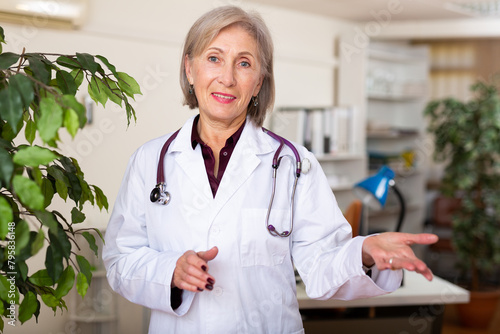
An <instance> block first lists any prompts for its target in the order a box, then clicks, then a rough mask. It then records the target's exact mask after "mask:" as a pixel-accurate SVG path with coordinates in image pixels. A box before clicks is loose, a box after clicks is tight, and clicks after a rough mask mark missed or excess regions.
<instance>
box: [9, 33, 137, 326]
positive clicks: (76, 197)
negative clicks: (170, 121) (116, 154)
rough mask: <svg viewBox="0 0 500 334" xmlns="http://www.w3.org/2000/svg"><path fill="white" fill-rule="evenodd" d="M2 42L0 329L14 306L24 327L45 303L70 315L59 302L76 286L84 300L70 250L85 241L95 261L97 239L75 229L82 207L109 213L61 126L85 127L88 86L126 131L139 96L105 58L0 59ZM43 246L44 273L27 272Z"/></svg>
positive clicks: (85, 274) (84, 272)
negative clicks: (121, 118) (69, 151)
mask: <svg viewBox="0 0 500 334" xmlns="http://www.w3.org/2000/svg"><path fill="white" fill-rule="evenodd" d="M2 43H5V36H4V31H3V29H2V28H1V27H0V258H1V267H0V315H1V316H0V331H2V330H3V325H4V323H5V319H7V321H9V318H7V316H8V315H9V314H10V313H9V306H10V305H11V304H14V305H19V314H18V320H20V321H21V322H22V323H23V322H25V321H27V320H29V319H31V318H32V317H33V316H35V317H37V316H38V314H39V313H40V307H41V305H42V303H43V304H45V305H46V306H48V307H50V308H52V309H53V310H54V311H56V310H57V309H58V308H59V309H61V310H63V309H67V307H66V303H65V301H64V299H63V298H64V297H65V296H66V295H67V294H68V293H69V291H70V290H71V289H72V288H73V287H75V283H76V289H77V292H78V293H79V294H80V295H81V296H82V297H84V296H85V294H86V292H87V289H88V287H89V284H90V283H91V279H92V272H91V266H90V263H89V261H88V260H87V259H86V258H85V257H83V256H81V255H77V254H76V252H75V248H76V249H80V245H78V244H77V241H76V240H77V238H76V237H77V235H82V239H81V240H85V241H86V242H87V243H88V247H89V248H90V249H91V250H92V251H93V252H94V253H95V255H96V256H97V254H98V250H97V244H96V240H95V237H94V235H93V234H91V233H90V231H91V230H94V231H95V232H96V233H97V235H99V237H100V238H102V235H101V233H100V231H98V230H95V229H89V228H79V229H78V228H77V227H79V226H81V225H82V224H83V223H84V221H85V214H84V213H83V207H84V204H90V205H93V206H97V207H99V209H101V210H102V209H106V210H107V209H108V202H107V199H106V196H105V195H104V194H103V192H102V190H101V189H100V188H99V187H97V186H96V185H90V184H88V183H87V181H86V180H85V176H84V173H83V172H82V170H81V169H80V166H79V164H78V161H77V160H76V159H74V158H72V157H68V156H64V155H62V154H61V153H59V152H58V151H57V147H58V143H59V142H60V137H59V133H60V131H62V130H61V129H65V131H67V132H68V133H69V134H70V135H71V136H72V137H75V136H76V134H77V133H78V131H79V130H80V129H82V128H83V127H84V126H85V124H86V123H87V120H86V115H85V107H84V106H83V105H82V104H81V103H80V102H79V101H78V100H77V99H76V97H75V95H76V93H77V91H78V90H79V89H80V88H81V87H82V86H83V85H84V83H86V85H87V91H88V94H89V95H90V97H91V98H92V99H93V100H94V101H95V102H96V103H101V104H102V105H103V106H105V105H106V103H107V102H108V101H111V102H113V103H115V104H117V105H119V106H121V107H125V112H126V114H127V120H128V124H130V120H131V119H132V117H133V118H134V120H135V110H134V108H133V107H132V106H131V104H130V103H129V99H130V98H132V99H133V98H134V96H135V95H136V94H140V93H141V92H140V88H139V85H138V84H137V82H136V81H135V80H134V79H133V78H132V77H130V76H129V75H127V74H126V73H123V72H118V71H117V70H116V67H115V66H114V65H112V64H111V63H110V62H109V61H108V60H107V59H106V58H105V57H103V56H93V55H90V54H87V53H76V54H74V55H61V54H44V53H25V52H24V51H23V53H22V54H15V53H12V52H3V53H2ZM37 138H39V140H37ZM36 141H37V142H38V141H41V144H38V145H34V142H36ZM17 142H24V143H26V142H27V143H28V144H17ZM55 197H60V198H61V199H63V200H64V201H65V202H67V203H68V204H71V206H72V209H71V210H70V212H68V213H66V214H62V213H60V212H58V211H56V210H52V209H51V208H50V207H51V203H52V201H53V199H54V198H55ZM68 198H69V201H68ZM66 217H67V218H66ZM44 246H45V247H46V253H45V268H44V269H41V270H39V271H37V272H31V271H30V268H29V266H28V264H27V262H26V261H27V260H29V259H30V258H31V257H32V256H34V255H35V254H38V253H39V252H40V251H41V250H42V249H43V248H44Z"/></svg>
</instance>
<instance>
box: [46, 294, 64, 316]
mask: <svg viewBox="0 0 500 334" xmlns="http://www.w3.org/2000/svg"><path fill="white" fill-rule="evenodd" d="M42 301H43V303H44V304H45V305H47V306H48V307H50V308H52V310H53V311H54V312H55V311H56V309H57V307H58V306H59V304H60V299H58V298H56V297H55V296H54V295H53V294H52V293H44V294H42Z"/></svg>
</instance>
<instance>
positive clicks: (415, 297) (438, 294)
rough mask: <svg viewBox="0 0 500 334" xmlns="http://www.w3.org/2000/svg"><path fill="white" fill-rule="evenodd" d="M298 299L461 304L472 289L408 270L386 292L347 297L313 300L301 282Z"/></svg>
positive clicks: (304, 304)
mask: <svg viewBox="0 0 500 334" xmlns="http://www.w3.org/2000/svg"><path fill="white" fill-rule="evenodd" d="M297 299H298V301H299V308H301V309H308V308H337V307H370V306H402V305H429V304H461V303H468V302H469V291H467V290H465V289H463V288H461V287H459V286H457V285H455V284H452V283H450V282H448V281H446V280H444V279H442V278H439V277H436V276H434V279H433V280H432V282H429V281H427V279H425V277H423V276H422V275H420V274H417V273H415V272H411V271H405V273H404V285H403V286H402V287H400V288H399V289H397V290H396V291H394V292H392V293H389V294H387V295H383V296H377V297H372V298H363V299H356V300H348V301H344V300H336V299H330V300H314V299H310V298H309V297H307V294H306V292H305V287H304V285H303V284H298V285H297Z"/></svg>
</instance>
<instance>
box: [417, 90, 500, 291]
mask: <svg viewBox="0 0 500 334" xmlns="http://www.w3.org/2000/svg"><path fill="white" fill-rule="evenodd" d="M471 91H472V92H473V93H474V98H473V99H472V100H470V101H468V102H461V101H458V100H456V99H452V98H448V99H443V100H438V101H431V102H430V103H429V104H428V105H427V108H426V110H425V114H426V115H427V116H428V117H429V120H430V123H429V127H428V130H429V131H430V132H431V133H433V134H434V140H435V152H434V159H435V160H436V161H439V162H444V163H445V173H444V177H443V180H442V187H441V190H442V192H443V194H445V195H447V196H450V197H459V198H460V200H461V208H460V210H459V212H457V214H456V215H455V217H454V221H453V231H454V238H453V240H454V245H455V248H456V251H457V254H458V256H459V263H460V265H461V266H462V269H463V270H464V272H469V273H470V276H471V289H474V290H477V289H478V288H479V283H480V279H481V278H485V277H487V274H488V272H489V271H490V270H491V269H493V267H494V266H495V265H496V264H499V263H500V218H499V217H500V192H499V191H498V187H499V185H500V98H499V96H498V91H497V89H496V87H495V86H494V85H493V84H487V83H484V82H478V83H476V84H474V85H473V86H472V87H471Z"/></svg>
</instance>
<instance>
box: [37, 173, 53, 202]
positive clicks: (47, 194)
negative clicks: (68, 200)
mask: <svg viewBox="0 0 500 334" xmlns="http://www.w3.org/2000/svg"><path fill="white" fill-rule="evenodd" d="M40 189H41V190H42V194H43V197H44V198H45V201H44V203H43V207H44V208H46V207H48V206H49V205H50V203H51V202H52V197H54V187H53V186H52V182H50V180H49V179H46V178H44V179H43V180H42V185H41V187H40Z"/></svg>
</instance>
